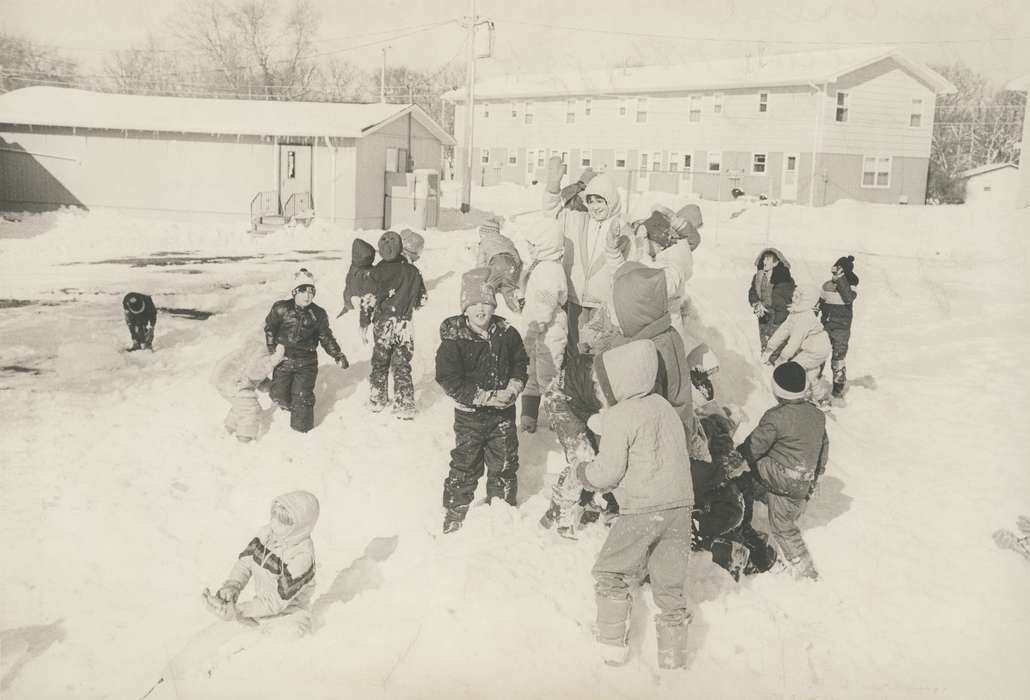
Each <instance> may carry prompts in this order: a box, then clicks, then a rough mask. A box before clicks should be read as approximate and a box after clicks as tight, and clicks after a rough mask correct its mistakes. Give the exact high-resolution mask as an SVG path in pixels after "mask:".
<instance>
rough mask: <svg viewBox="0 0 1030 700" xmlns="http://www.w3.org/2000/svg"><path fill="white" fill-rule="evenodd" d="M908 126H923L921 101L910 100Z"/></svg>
mask: <svg viewBox="0 0 1030 700" xmlns="http://www.w3.org/2000/svg"><path fill="white" fill-rule="evenodd" d="M908 125H909V126H922V125H923V101H922V99H916V100H912V113H911V114H909V115H908Z"/></svg>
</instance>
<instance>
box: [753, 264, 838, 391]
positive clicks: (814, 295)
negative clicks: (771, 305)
mask: <svg viewBox="0 0 1030 700" xmlns="http://www.w3.org/2000/svg"><path fill="white" fill-rule="evenodd" d="M818 304H819V290H818V288H816V287H815V286H814V285H809V284H803V285H801V286H799V287H796V288H795V289H794V295H793V297H792V299H791V302H790V308H789V311H790V313H788V314H787V320H786V321H784V322H783V323H782V324H781V325H780V327H779V328H777V329H776V332H775V333H773V334H772V337H770V338H769V344H768V346H767V347H766V349H765V352H764V353H762V362H764V363H766V364H770V365H771V364H773V353H776V352H779V360H778V362H780V363H783V362H787V361H794V362H796V363H798V364H799V365H801V366H802V367H803V368H804V370H805V373H806V374H807V375H808V395H809V396H811V397H812V398H813V399H815V400H816V401H817V402H822V401H823V400H824V398H825V397H824V389H823V383H822V382H821V381H819V375H820V374H822V369H823V365H825V364H826V361H827V360H828V359H830V337H829V336H828V335H827V334H826V331H825V330H823V324H822V323H820V322H819V318H818V317H817V316H816V311H815V308H816V306H817V305H818ZM781 346H782V349H781Z"/></svg>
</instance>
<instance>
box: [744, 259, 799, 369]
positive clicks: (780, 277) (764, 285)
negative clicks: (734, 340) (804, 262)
mask: <svg viewBox="0 0 1030 700" xmlns="http://www.w3.org/2000/svg"><path fill="white" fill-rule="evenodd" d="M755 267H757V268H758V271H757V272H756V273H755V275H754V277H752V278H751V286H750V287H749V288H748V291H747V301H748V303H749V304H751V310H752V311H753V312H754V314H755V316H757V317H758V339H759V341H760V342H761V344H762V352H765V350H766V347H768V345H769V338H770V337H772V334H773V333H775V332H776V329H777V328H779V326H780V324H781V323H783V322H784V321H786V320H787V306H788V305H789V304H790V299H791V295H792V294H793V293H794V278H792V277H791V276H790V262H789V261H788V260H787V258H786V257H784V255H783V253H781V252H780V251H778V250H776V249H775V248H766V249H764V250H763V251H762V252H761V253H759V254H758V257H757V258H755Z"/></svg>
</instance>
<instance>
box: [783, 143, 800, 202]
mask: <svg viewBox="0 0 1030 700" xmlns="http://www.w3.org/2000/svg"><path fill="white" fill-rule="evenodd" d="M800 160H801V157H800V156H799V155H798V154H797V153H784V154H783V180H782V182H781V184H780V199H782V200H783V201H784V202H796V201H797V199H798V162H799V161H800Z"/></svg>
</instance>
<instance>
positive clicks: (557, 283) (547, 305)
mask: <svg viewBox="0 0 1030 700" xmlns="http://www.w3.org/2000/svg"><path fill="white" fill-rule="evenodd" d="M526 243H527V244H528V245H529V252H530V258H531V260H532V262H531V263H530V267H529V275H528V279H527V281H526V297H525V299H526V305H525V308H523V310H522V317H523V319H524V320H525V322H526V339H525V340H526V353H527V354H528V355H529V380H528V382H527V383H526V389H525V391H523V392H522V418H521V420H520V427H521V428H522V429H523V430H525V431H526V432H527V433H533V432H536V425H537V418H538V417H539V413H540V396H541V393H542V392H543V391H545V390H546V389H547V387H548V386H550V384H551V382H552V381H553V380H554V379H555V378H556V377H557V376H558V372H559V371H560V370H561V366H562V358H564V356H565V343H566V341H567V338H568V333H569V323H568V316H567V315H566V313H565V303H566V301H568V293H569V288H568V283H567V282H566V279H565V269H564V268H563V267H562V258H563V257H564V255H565V235H564V234H563V233H562V230H561V226H559V225H558V222H557V221H555V220H554V219H549V218H548V219H543V220H542V221H540V222H539V223H538V224H536V225H535V226H534V227H533V228H532V229H531V230H530V231H529V233H528V235H527V236H526Z"/></svg>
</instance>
